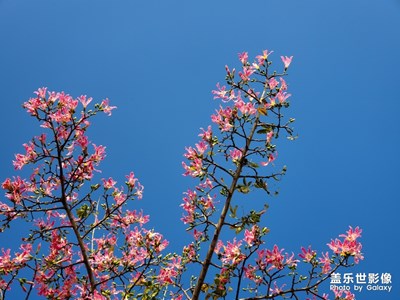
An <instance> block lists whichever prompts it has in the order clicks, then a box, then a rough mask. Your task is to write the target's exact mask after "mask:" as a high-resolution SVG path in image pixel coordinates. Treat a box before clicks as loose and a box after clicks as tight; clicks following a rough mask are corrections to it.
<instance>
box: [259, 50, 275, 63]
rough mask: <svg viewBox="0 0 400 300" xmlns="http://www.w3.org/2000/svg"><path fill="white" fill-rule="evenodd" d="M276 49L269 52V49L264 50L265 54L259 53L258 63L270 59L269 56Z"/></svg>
mask: <svg viewBox="0 0 400 300" xmlns="http://www.w3.org/2000/svg"><path fill="white" fill-rule="evenodd" d="M273 52H274V51H270V52H268V50H263V54H262V55H257V56H256V59H257V60H258V64H259V65H263V64H264V62H265V61H266V60H267V59H268V56H269V55H271V53H273Z"/></svg>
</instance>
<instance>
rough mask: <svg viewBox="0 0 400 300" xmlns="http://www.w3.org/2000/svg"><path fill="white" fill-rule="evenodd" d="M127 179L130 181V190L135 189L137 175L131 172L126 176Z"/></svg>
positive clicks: (128, 183) (128, 182)
mask: <svg viewBox="0 0 400 300" xmlns="http://www.w3.org/2000/svg"><path fill="white" fill-rule="evenodd" d="M126 178H127V179H128V181H127V182H126V184H127V185H128V187H129V188H131V189H133V188H134V187H135V183H136V181H137V178H135V174H134V173H133V172H131V173H130V174H129V175H127V176H126Z"/></svg>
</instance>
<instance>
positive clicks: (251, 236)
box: [244, 225, 259, 247]
mask: <svg viewBox="0 0 400 300" xmlns="http://www.w3.org/2000/svg"><path fill="white" fill-rule="evenodd" d="M258 230H259V229H258V226H257V225H253V227H252V228H251V230H248V229H246V230H245V232H244V240H245V241H246V243H247V245H249V246H250V247H251V246H253V245H254V241H255V240H256V239H257V232H258Z"/></svg>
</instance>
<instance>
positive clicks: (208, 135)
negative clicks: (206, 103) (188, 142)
mask: <svg viewBox="0 0 400 300" xmlns="http://www.w3.org/2000/svg"><path fill="white" fill-rule="evenodd" d="M200 130H201V131H202V133H200V134H199V137H201V138H202V139H203V140H204V141H207V142H210V141H211V140H212V130H211V126H210V125H209V126H208V127H207V130H204V129H203V128H200Z"/></svg>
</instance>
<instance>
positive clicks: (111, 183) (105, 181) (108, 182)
mask: <svg viewBox="0 0 400 300" xmlns="http://www.w3.org/2000/svg"><path fill="white" fill-rule="evenodd" d="M102 180H103V186H104V188H105V189H106V190H108V189H111V188H113V187H114V185H115V184H116V183H117V182H116V181H114V180H113V179H112V178H111V177H110V178H108V179H104V178H103V179H102Z"/></svg>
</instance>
